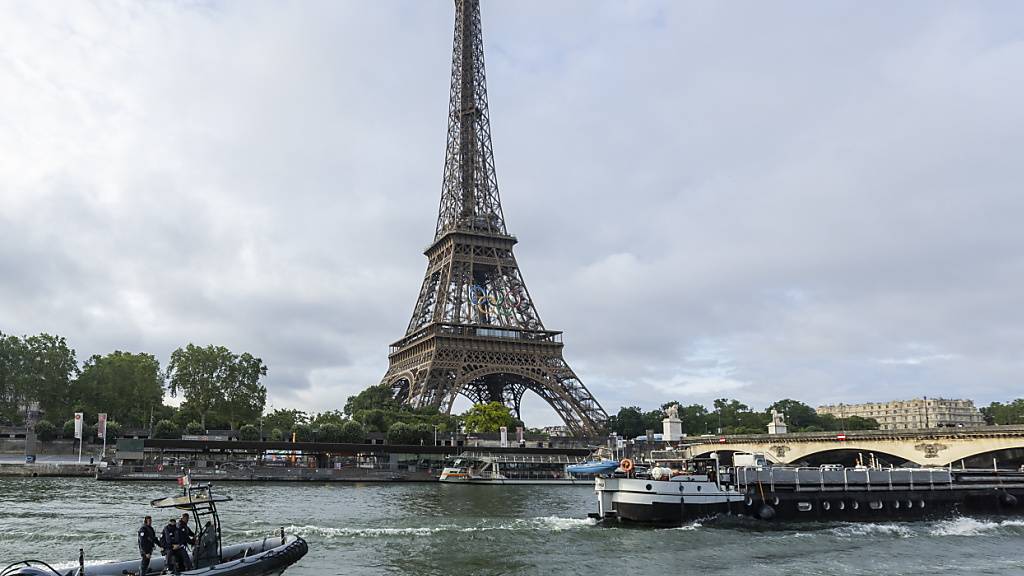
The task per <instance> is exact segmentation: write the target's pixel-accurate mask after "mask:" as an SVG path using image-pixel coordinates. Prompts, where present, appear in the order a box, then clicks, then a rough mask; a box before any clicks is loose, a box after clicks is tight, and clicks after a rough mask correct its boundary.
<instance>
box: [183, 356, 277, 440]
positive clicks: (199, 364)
mask: <svg viewBox="0 0 1024 576" xmlns="http://www.w3.org/2000/svg"><path fill="white" fill-rule="evenodd" d="M167 373H168V379H169V381H170V387H169V389H170V392H171V395H172V396H176V395H177V394H178V393H179V392H180V393H181V394H183V395H184V396H185V400H186V402H187V403H188V404H189V405H190V406H191V407H193V408H194V409H195V410H197V411H198V412H199V417H200V423H201V424H202V425H203V428H206V427H207V416H208V415H209V414H210V413H212V412H218V413H219V414H220V415H222V416H223V417H225V418H227V420H228V422H230V423H231V425H232V426H237V425H238V424H239V423H241V422H245V421H253V420H255V419H256V418H258V417H259V416H260V415H262V414H263V408H264V406H265V405H266V402H267V388H266V387H265V386H263V385H262V384H260V378H262V377H263V376H266V374H267V367H266V366H265V365H264V364H263V361H262V360H260V359H259V358H256V357H254V356H252V355H251V354H249V353H248V352H244V353H242V354H240V355H239V354H234V353H233V352H231V351H230V350H228V349H227V348H225V347H223V346H213V345H210V346H206V347H205V348H200V347H198V346H196V345H194V344H189V345H188V346H186V347H185V348H178V349H177V350H175V351H174V352H173V353H172V354H171V361H170V363H169V364H168V365H167Z"/></svg>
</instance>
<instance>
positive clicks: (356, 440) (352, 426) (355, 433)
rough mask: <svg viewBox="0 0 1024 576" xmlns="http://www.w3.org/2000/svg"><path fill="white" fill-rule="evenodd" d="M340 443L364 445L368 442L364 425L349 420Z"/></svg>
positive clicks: (342, 428)
mask: <svg viewBox="0 0 1024 576" xmlns="http://www.w3.org/2000/svg"><path fill="white" fill-rule="evenodd" d="M431 430H433V429H431ZM338 441H339V442H346V443H349V444H362V443H363V442H366V429H365V428H363V425H362V424H360V423H359V422H356V421H355V420H349V421H348V422H345V423H344V424H342V426H341V438H340V439H339V440H338Z"/></svg>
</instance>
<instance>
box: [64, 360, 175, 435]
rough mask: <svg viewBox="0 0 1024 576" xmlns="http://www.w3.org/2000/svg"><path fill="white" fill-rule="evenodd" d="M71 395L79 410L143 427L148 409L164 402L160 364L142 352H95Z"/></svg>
mask: <svg viewBox="0 0 1024 576" xmlns="http://www.w3.org/2000/svg"><path fill="white" fill-rule="evenodd" d="M73 394H74V397H75V398H76V400H77V405H78V407H79V408H80V409H81V410H82V411H85V412H89V413H95V412H106V413H108V414H114V415H117V418H118V420H119V421H122V422H126V423H128V424H129V425H131V426H142V425H144V424H146V423H148V421H149V414H150V410H151V409H152V408H154V407H156V406H159V405H160V404H162V403H163V397H164V381H163V375H162V374H161V373H160V363H159V362H158V361H157V360H156V358H155V357H154V356H153V355H152V354H145V353H140V354H132V353H130V352H121V351H115V352H111V353H110V354H107V355H106V356H99V355H94V356H92V357H91V358H89V359H88V360H86V362H85V366H84V367H83V369H82V373H81V374H80V375H79V376H78V379H77V380H76V381H75V383H74V385H73Z"/></svg>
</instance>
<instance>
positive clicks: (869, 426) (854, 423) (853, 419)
mask: <svg viewBox="0 0 1024 576" xmlns="http://www.w3.org/2000/svg"><path fill="white" fill-rule="evenodd" d="M878 428H879V424H878V420H875V419H874V418H864V417H861V416H850V417H849V418H846V419H845V426H844V427H843V428H842V429H844V430H878Z"/></svg>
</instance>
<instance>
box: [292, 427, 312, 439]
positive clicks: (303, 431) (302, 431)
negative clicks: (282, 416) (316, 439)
mask: <svg viewBox="0 0 1024 576" xmlns="http://www.w3.org/2000/svg"><path fill="white" fill-rule="evenodd" d="M292 434H294V435H295V441H296V442H312V441H313V427H312V426H310V425H309V424H296V425H295V427H293V428H292Z"/></svg>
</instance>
